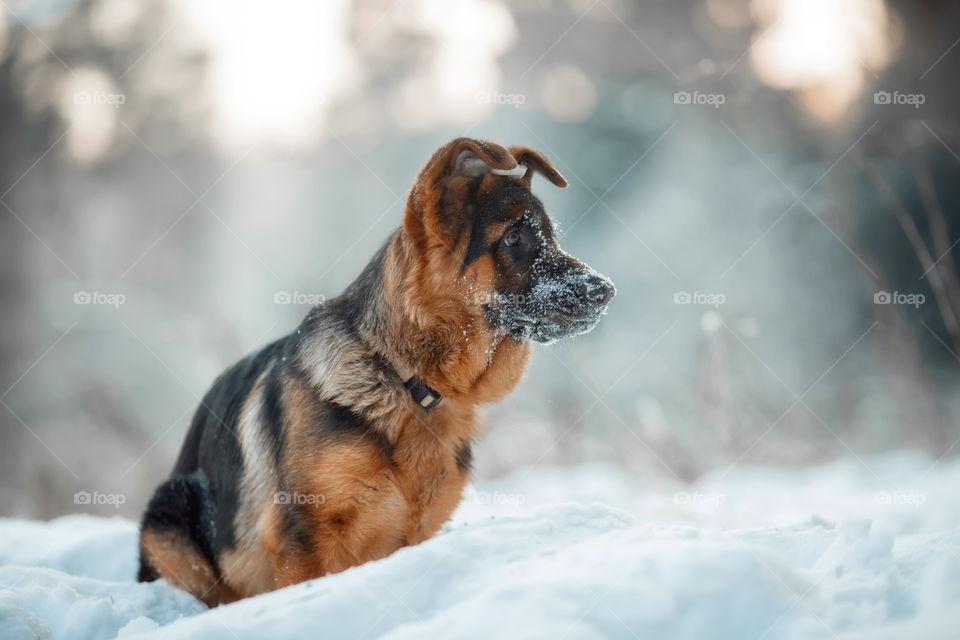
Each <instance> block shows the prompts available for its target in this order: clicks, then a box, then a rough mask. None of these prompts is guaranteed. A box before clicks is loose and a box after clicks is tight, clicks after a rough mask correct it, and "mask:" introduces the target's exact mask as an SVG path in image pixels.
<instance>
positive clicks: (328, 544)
mask: <svg viewBox="0 0 960 640" xmlns="http://www.w3.org/2000/svg"><path fill="white" fill-rule="evenodd" d="M534 173H540V174H542V175H543V176H545V177H546V178H547V180H549V181H550V182H552V183H553V184H555V185H557V186H559V187H565V186H566V185H567V183H566V180H564V178H563V176H561V175H560V173H559V172H558V171H557V170H556V169H555V168H554V167H553V165H552V164H551V163H550V162H549V161H548V160H547V159H546V158H545V157H544V156H543V155H541V154H540V153H538V152H536V151H534V150H532V149H529V148H527V147H522V146H515V147H510V148H509V149H507V148H504V147H502V146H500V145H498V144H493V143H491V142H484V141H481V140H474V139H470V138H458V139H456V140H453V141H452V142H450V143H448V144H446V145H444V146H443V147H441V148H440V149H439V150H437V151H436V153H434V154H433V157H431V158H430V160H429V162H427V164H426V166H425V167H424V168H423V169H422V170H421V171H420V174H419V175H418V176H417V179H416V181H415V182H414V185H413V188H412V189H411V191H410V195H409V197H408V199H407V203H406V210H405V212H404V219H403V226H402V227H401V228H399V229H398V230H397V231H396V232H394V233H393V235H392V236H391V237H390V238H389V239H388V240H387V242H386V244H385V245H384V246H383V247H382V248H381V249H380V251H378V252H377V254H376V255H375V256H374V257H373V259H372V260H371V261H370V263H369V264H368V265H367V267H366V268H365V269H364V270H363V273H361V274H360V277H359V278H357V280H356V281H354V282H353V283H352V284H351V285H350V286H349V287H347V289H346V291H344V293H343V294H342V295H341V296H339V297H337V298H334V299H332V300H329V301H327V302H326V303H324V304H321V305H319V306H317V307H315V308H314V309H312V310H311V311H310V313H309V314H308V315H307V317H306V318H305V319H304V320H303V322H302V323H301V324H300V326H299V327H298V328H297V329H296V331H294V332H293V333H291V334H290V335H288V336H286V337H284V338H281V339H279V340H277V341H276V342H274V343H272V344H270V345H268V346H267V347H266V348H264V349H263V350H262V351H260V352H259V353H255V354H253V355H251V356H248V357H247V358H245V359H244V360H241V361H240V362H238V363H237V364H235V365H233V366H232V367H231V368H230V369H228V370H227V371H226V372H225V373H224V374H222V375H221V376H220V377H219V378H218V379H217V381H216V382H214V384H213V388H211V389H210V391H209V392H208V393H207V394H206V396H205V397H204V399H203V401H202V402H201V406H200V407H199V409H198V410H197V413H196V415H195V416H194V418H193V422H192V424H191V426H190V430H189V432H188V433H187V436H186V440H185V441H184V443H183V449H182V450H181V451H180V456H179V458H178V459H177V462H176V465H175V466H174V469H173V473H172V474H171V477H170V479H169V480H167V481H166V482H164V483H163V484H161V485H160V486H159V487H158V488H157V490H156V492H155V493H154V495H153V498H152V499H151V500H150V503H149V505H148V507H147V510H146V512H145V514H144V516H143V521H142V523H141V532H140V573H139V576H138V577H139V580H140V581H151V580H156V579H157V578H166V579H167V580H168V581H169V582H171V583H172V584H174V585H177V586H179V587H181V588H183V589H185V590H187V591H189V592H190V593H192V594H193V595H195V596H196V597H197V598H198V599H200V600H201V601H203V602H204V603H206V604H207V605H208V606H216V605H217V604H219V603H223V602H231V601H233V600H236V599H239V598H244V597H248V596H252V595H255V594H259V593H263V592H265V591H271V590H273V589H277V588H280V587H283V586H286V585H291V584H294V583H298V582H302V581H304V580H309V579H311V578H316V577H319V576H323V575H325V574H328V573H335V572H338V571H343V570H344V569H347V568H348V567H352V566H355V565H359V564H361V563H364V562H367V561H368V560H374V559H377V558H382V557H384V556H386V555H389V554H390V553H392V552H394V551H396V550H397V549H399V548H400V547H403V546H404V545H412V544H417V543H418V542H421V541H423V540H426V539H427V538H429V537H430V536H432V535H433V534H434V533H435V532H436V531H437V530H438V529H439V528H440V526H441V525H442V524H443V523H444V522H445V521H446V520H447V519H448V518H449V517H450V514H451V512H452V511H453V510H454V508H455V507H456V506H457V504H458V503H459V502H460V498H461V492H462V490H463V488H464V486H465V485H466V483H467V480H468V476H469V473H470V464H471V451H470V446H471V442H472V441H473V439H474V438H475V437H476V436H477V434H478V432H479V430H480V426H479V424H478V416H477V407H478V405H481V404H484V403H489V402H494V401H496V400H499V399H500V398H502V397H503V396H504V395H505V394H506V393H507V392H509V391H510V390H511V389H513V388H514V387H515V386H516V385H517V383H518V382H519V381H520V378H521V377H522V376H523V372H524V367H525V365H526V362H527V358H528V356H529V355H530V341H537V342H542V343H550V342H553V341H555V340H559V339H561V338H565V337H568V336H572V335H575V334H580V333H585V332H587V331H589V330H590V329H592V328H593V327H594V326H595V325H596V324H597V322H598V321H599V319H600V316H601V315H602V314H603V313H604V312H605V311H606V307H607V303H608V302H609V301H610V299H611V298H612V297H613V295H614V293H615V289H614V287H613V284H612V283H611V282H610V280H608V279H607V278H605V277H604V276H602V275H600V274H598V273H597V272H596V271H594V270H593V269H591V268H590V267H588V266H587V265H585V264H584V263H582V262H580V261H579V260H577V259H575V258H574V257H572V256H570V255H569V254H567V253H564V252H563V251H562V250H561V249H560V248H559V247H558V246H557V244H556V241H555V238H554V227H553V223H552V222H551V220H550V218H549V217H548V215H547V213H546V212H545V211H544V208H543V205H542V204H541V202H540V200H538V199H537V198H536V197H535V196H534V195H533V194H532V193H531V192H530V183H531V180H532V179H533V174H534Z"/></svg>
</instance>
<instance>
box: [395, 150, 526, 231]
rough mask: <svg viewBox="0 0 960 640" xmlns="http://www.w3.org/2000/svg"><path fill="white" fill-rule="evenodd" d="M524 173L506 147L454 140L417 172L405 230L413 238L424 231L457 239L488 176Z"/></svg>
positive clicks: (408, 204)
mask: <svg viewBox="0 0 960 640" xmlns="http://www.w3.org/2000/svg"><path fill="white" fill-rule="evenodd" d="M525 172H526V169H525V168H524V167H523V166H521V165H520V164H518V163H517V160H516V158H514V157H513V156H512V155H511V154H510V152H509V151H508V150H507V149H506V147H502V146H500V145H499V144H496V143H493V142H487V141H485V140H477V139H475V138H456V139H455V140H451V141H450V142H448V143H447V144H445V145H443V146H442V147H440V148H439V149H437V150H436V152H434V154H433V156H431V157H430V160H428V161H427V164H426V165H424V167H423V169H421V170H420V173H419V175H418V176H417V179H416V181H415V182H414V184H413V189H411V190H410V198H409V199H408V203H407V214H406V217H405V218H404V228H405V229H407V231H408V232H409V233H410V234H411V235H412V236H414V237H423V235H422V234H423V230H424V229H431V230H434V231H438V230H439V231H442V232H443V234H444V235H448V236H450V237H453V238H455V237H457V235H458V234H459V232H460V231H461V230H462V229H463V228H464V224H465V223H466V222H467V220H466V218H465V216H464V212H465V211H468V210H469V205H470V204H471V203H470V200H471V198H472V197H473V196H474V194H475V193H476V191H477V188H478V187H479V183H480V180H477V179H476V178H483V176H485V175H487V174H488V173H496V174H498V175H508V176H515V177H518V178H519V177H521V176H523V175H524V173H525Z"/></svg>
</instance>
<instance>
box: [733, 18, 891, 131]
mask: <svg viewBox="0 0 960 640" xmlns="http://www.w3.org/2000/svg"><path fill="white" fill-rule="evenodd" d="M751 8H752V10H753V13H754V16H755V18H756V20H757V23H758V24H759V26H760V28H759V29H758V31H757V35H756V36H755V37H754V45H753V48H752V50H751V62H752V64H753V68H754V70H755V71H756V73H757V75H758V76H759V77H760V78H761V79H762V80H763V81H764V82H766V83H767V84H768V85H770V86H772V87H777V88H781V89H792V90H795V91H797V95H798V97H799V98H800V101H801V103H802V104H803V106H804V107H805V108H806V109H807V111H808V112H810V113H811V114H813V115H814V116H816V117H818V118H819V119H821V120H824V121H832V120H835V119H838V118H839V117H840V116H842V115H843V114H844V113H845V111H846V109H847V107H848V106H849V104H850V103H851V102H852V101H853V100H854V99H855V98H856V97H857V96H858V95H859V94H860V92H861V91H862V90H863V88H864V85H865V83H866V76H867V75H868V74H872V73H877V72H878V71H879V70H880V69H882V68H883V67H885V66H886V65H887V64H888V63H889V61H890V59H891V57H892V55H893V53H894V51H895V50H896V48H897V37H896V35H895V34H896V29H895V28H894V24H893V20H892V17H891V15H890V14H889V13H888V11H887V8H886V5H885V4H884V2H883V0H753V4H752V7H751Z"/></svg>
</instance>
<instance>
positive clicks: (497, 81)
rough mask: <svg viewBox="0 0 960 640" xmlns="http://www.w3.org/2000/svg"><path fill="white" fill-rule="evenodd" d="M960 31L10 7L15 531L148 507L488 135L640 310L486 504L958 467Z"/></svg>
mask: <svg viewBox="0 0 960 640" xmlns="http://www.w3.org/2000/svg"><path fill="white" fill-rule="evenodd" d="M958 40H960V6H958V5H957V4H956V3H951V2H948V1H946V0H930V1H916V2H906V1H886V2H885V1H884V0H842V1H841V0H690V1H682V2H677V1H668V0H647V1H644V2H627V1H626V0H527V1H518V2H509V3H508V2H503V1H499V0H465V1H462V2H445V1H442V0H436V1H427V0H423V1H419V2H418V1H409V2H389V1H382V0H353V1H348V0H342V1H330V2H322V3H321V2H283V1H278V0H273V1H271V2H265V1H262V0H259V1H256V0H251V1H247V2H228V1H227V0H204V1H202V2H189V1H187V0H144V1H142V2H130V1H129V0H89V1H72V0H35V1H27V0H2V1H0V327H2V330H0V515H8V516H10V515H16V516H29V517H50V516H54V515H58V514H61V513H65V512H70V511H90V512H95V513H102V514H111V513H118V512H119V513H121V514H123V515H128V516H131V517H136V515H137V514H138V513H139V512H140V510H141V509H142V507H143V505H144V503H145V502H146V500H147V498H148V497H149V494H150V492H151V491H152V489H153V488H154V487H155V486H156V484H157V483H159V482H160V480H161V479H162V478H164V477H165V476H166V474H167V473H168V472H169V470H170V468H171V467H172V464H173V460H174V458H175V456H176V452H177V450H178V448H179V445H180V441H181V439H182V437H183V435H184V433H185V431H186V429H187V427H188V424H189V421H190V418H191V415H192V412H193V411H194V409H195V407H196V405H197V403H198V400H199V397H200V396H201V395H202V394H203V393H204V392H205V391H206V389H207V388H208V386H209V385H210V383H211V382H212V381H213V379H214V378H215V377H216V375H217V374H219V373H220V372H221V371H222V370H223V369H224V368H225V367H226V366H228V365H229V364H231V363H232V362H234V361H235V360H237V359H239V358H240V357H241V356H243V355H244V354H246V353H247V352H249V351H251V350H253V349H256V348H259V347H260V346H262V345H264V344H266V343H267V342H268V341H270V340H272V339H274V338H276V337H279V336H281V335H283V334H285V333H287V332H289V331H291V330H292V329H293V328H294V327H295V326H296V324H297V323H298V322H299V321H300V319H301V318H302V317H303V316H304V315H305V314H306V312H307V311H308V309H309V307H310V305H311V304H313V303H315V302H317V301H320V300H323V299H324V298H329V297H332V296H335V295H337V294H338V293H339V292H340V291H341V290H342V289H343V288H344V287H345V286H346V285H347V284H348V283H349V282H350V281H351V280H352V279H353V278H354V277H355V276H356V275H357V274H358V273H359V272H360V270H361V268H362V267H363V266H364V265H365V264H366V262H367V261H368V260H369V258H370V257H371V255H372V254H373V252H374V251H375V250H376V249H377V248H378V247H379V245H380V244H381V243H382V242H383V240H384V238H386V237H387V235H388V234H389V233H390V232H391V231H392V230H393V229H394V228H395V227H397V226H398V225H399V223H400V220H401V216H402V212H403V205H404V199H405V197H406V191H407V189H408V188H409V185H410V183H411V181H412V179H413V177H414V175H415V174H416V172H417V171H418V169H419V167H420V166H421V165H422V163H423V162H424V161H425V160H426V159H427V157H428V156H429V154H430V153H431V152H432V151H433V150H434V149H435V148H436V147H438V146H439V145H441V144H442V143H444V142H446V141H447V140H449V139H450V138H453V137H456V136H461V135H470V136H475V137H480V138H488V139H491V140H495V141H497V142H500V143H503V144H519V143H523V144H528V145H530V146H532V147H534V148H537V149H540V150H542V151H543V152H545V153H546V154H547V155H548V156H549V157H551V158H552V160H553V161H554V162H555V164H556V165H557V167H558V168H559V169H560V170H561V171H562V172H563V173H564V174H565V176H566V177H567V179H568V180H569V182H570V187H569V188H568V189H566V190H558V189H555V188H553V187H552V186H551V185H549V184H547V183H546V181H535V191H536V192H537V193H538V195H540V197H541V198H542V199H543V201H544V202H545V204H546V206H547V209H548V211H550V212H551V213H552V215H553V216H554V217H555V218H556V219H557V220H558V222H559V224H560V226H561V228H562V230H563V235H562V239H561V244H562V245H563V246H564V248H566V249H567V250H568V251H570V252H571V253H573V254H575V255H577V256H578V257H582V258H583V259H584V260H585V261H587V262H589V263H590V264H591V265H592V266H594V267H595V268H597V269H598V270H599V271H601V272H603V273H605V274H607V275H608V276H610V277H611V278H612V279H613V280H614V282H615V283H616V284H617V287H618V289H619V295H618V297H617V298H616V299H615V300H614V302H613V303H612V305H611V307H610V310H609V314H608V315H607V317H606V318H604V320H603V321H602V322H601V324H600V326H599V327H598V328H597V329H596V330H595V331H594V332H593V333H591V334H590V335H587V336H585V337H582V338H579V339H576V340H573V341H571V342H569V343H565V344H560V345H556V346H553V347H550V348H538V349H536V354H535V358H534V363H533V366H532V368H531V370H530V372H529V374H528V376H527V378H526V379H525V380H524V382H523V383H522V384H521V386H520V387H519V388H518V389H517V390H516V391H515V392H514V393H513V394H512V395H511V396H510V397H509V398H508V399H507V400H505V401H504V402H502V403H500V404H499V405H497V406H495V407H491V408H490V409H489V412H488V415H489V421H490V428H489V430H488V432H487V433H486V435H485V436H484V437H483V439H482V440H481V442H480V444H479V446H478V448H477V451H476V455H475V459H476V464H477V473H476V476H477V478H478V479H493V478H497V477H501V476H505V475H506V474H510V473H523V472H524V471H525V470H528V469H530V468H533V467H537V466H543V465H560V466H565V465H572V464H577V463H582V462H590V461H598V460H602V461H605V462H608V463H613V464H616V465H619V466H621V467H622V468H623V469H624V470H626V471H628V472H631V473H634V474H637V475H639V476H643V477H660V476H663V477H666V478H670V479H672V480H674V481H681V482H686V481H691V480H693V479H696V478H698V477H699V476H701V475H703V474H704V473H707V472H711V471H713V472H717V471H721V472H722V471H723V470H725V469H731V468H733V467H735V466H737V465H746V464H758V463H759V464H769V465H791V466H799V465H809V464H813V463H816V462H821V461H825V460H830V459H832V458H836V457H840V456H857V457H860V456H868V455H872V454H875V453H877V452H881V451H887V450H892V449H903V448H910V449H918V450H921V451H924V452H926V453H927V454H928V455H929V456H930V459H931V461H932V462H935V461H937V460H939V459H942V458H943V457H947V456H952V455H955V454H956V453H957V452H958V451H960V447H957V448H954V447H953V445H954V444H955V443H956V442H957V439H958V438H960V425H958V424H957V420H956V418H955V416H957V411H958V409H960V407H958V404H960V399H958V395H957V393H956V391H957V388H958V382H960V379H958V372H960V356H958V353H960V321H958V318H960V276H958V274H957V269H956V263H955V259H954V255H953V253H954V245H955V243H956V242H958V241H960V219H958V215H957V209H958V205H960V183H958V180H957V178H958V177H960V157H958V152H960V110H958V108H957V107H958V95H957V94H958V92H960V85H958V84H957V82H956V77H957V70H958V63H960V46H958ZM77 492H81V493H82V492H89V493H92V492H100V493H102V494H110V495H120V496H122V497H123V498H122V500H114V503H113V504H99V505H97V504H84V500H83V499H82V498H81V499H79V500H78V499H77V498H76V494H77ZM94 502H95V501H94ZM118 502H119V503H120V504H117V503H118Z"/></svg>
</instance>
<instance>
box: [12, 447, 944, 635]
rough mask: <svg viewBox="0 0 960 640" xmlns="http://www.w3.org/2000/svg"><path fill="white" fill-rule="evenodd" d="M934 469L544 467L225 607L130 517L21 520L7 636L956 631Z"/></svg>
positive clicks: (868, 464)
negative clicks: (344, 561)
mask: <svg viewBox="0 0 960 640" xmlns="http://www.w3.org/2000/svg"><path fill="white" fill-rule="evenodd" d="M931 465H933V463H932V461H930V460H928V459H924V458H922V457H920V456H913V455H910V454H898V455H894V456H886V457H882V458H871V459H869V460H866V461H863V460H846V461H840V462H836V463H833V464H830V465H826V466H823V467H819V468H816V469H804V470H789V471H785V470H774V469H765V468H744V469H738V470H734V471H733V472H731V473H729V474H720V473H718V474H714V475H713V476H711V477H707V478H704V479H703V480H702V481H701V482H700V483H698V484H697V485H696V486H679V485H671V484H667V483H663V482H657V483H650V482H644V481H641V480H638V479H636V478H632V477H630V476H627V475H625V474H624V473H622V472H620V471H617V470H615V469H612V468H609V467H602V466H584V467H577V468H573V469H544V470H537V471H533V472H530V473H528V474H525V475H522V476H517V477H514V478H512V479H509V480H505V481H502V482H498V483H492V484H488V485H485V486H483V487H479V488H471V489H470V490H469V491H468V492H467V495H466V496H465V499H464V503H463V505H462V506H461V507H460V509H459V510H458V511H457V513H456V515H455V517H454V519H453V521H452V522H451V523H450V524H449V525H448V526H447V527H446V528H445V529H444V530H443V531H442V532H441V533H440V534H438V535H437V536H436V537H435V538H433V539H432V540H429V541H427V542H425V543H423V544H421V545H418V546H416V547H410V548H405V549H402V550H400V551H398V552H397V553H395V554H393V555H392V556H390V557H388V558H385V559H383V560H380V561H377V562H372V563H369V564H366V565H364V566H361V567H357V568H354V569H351V570H349V571H346V572H344V573H341V574H338V575H333V576H328V577H325V578H321V579H319V580H314V581H312V582H309V583H305V584H301V585H297V586H294V587H291V588H289V589H284V590H282V591H277V592H274V593H269V594H265V595H263V596H260V597H257V598H251V599H248V600H244V601H241V602H238V603H235V604H232V605H229V606H224V607H220V608H218V609H214V610H206V609H205V608H204V607H203V606H202V605H201V604H199V603H198V602H197V601H195V600H194V599H193V598H192V597H191V596H189V595H188V594H186V593H183V592H181V591H178V590H176V589H174V588H172V587H170V586H168V585H166V584H165V583H163V582H157V583H151V584H137V583H136V582H134V581H133V576H134V575H135V572H136V525H135V524H134V523H132V522H130V521H128V520H124V519H120V518H113V519H105V518H94V517H90V516H83V515H73V516H67V517H64V518H60V519H57V520H54V521H52V522H49V523H38V522H28V521H22V520H3V521H0V564H2V567H0V638H4V639H6V638H10V639H20V638H24V639H26V638H114V637H118V636H119V637H123V638H134V637H136V638H157V639H159V638H198V639H199V638H203V639H207V638H224V639H234V638H278V637H306V636H308V634H309V636H310V637H323V638H350V639H357V640H362V639H372V638H444V639H446V638H460V637H466V638H490V637H510V638H540V637H543V638H547V637H549V638H554V639H558V638H634V637H639V638H698V639H699V638H754V639H767V638H832V637H839V638H864V639H865V638H871V639H872V638H903V637H907V636H912V637H915V638H954V637H957V635H958V633H960V608H958V607H957V605H958V604H960V495H958V493H957V492H956V491H955V490H954V488H955V487H956V486H958V481H960V465H958V464H957V463H956V462H953V461H950V462H940V463H939V464H936V465H933V466H931Z"/></svg>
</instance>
